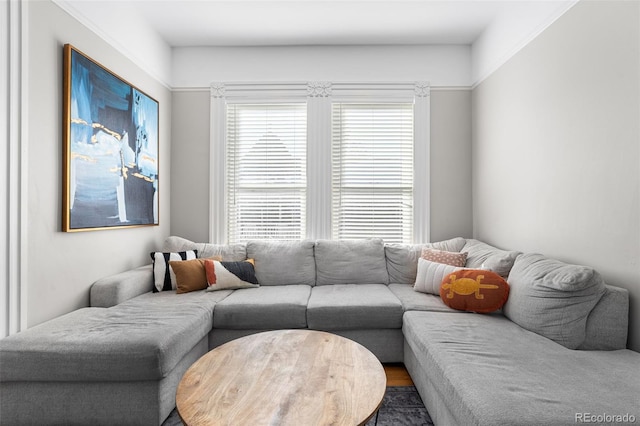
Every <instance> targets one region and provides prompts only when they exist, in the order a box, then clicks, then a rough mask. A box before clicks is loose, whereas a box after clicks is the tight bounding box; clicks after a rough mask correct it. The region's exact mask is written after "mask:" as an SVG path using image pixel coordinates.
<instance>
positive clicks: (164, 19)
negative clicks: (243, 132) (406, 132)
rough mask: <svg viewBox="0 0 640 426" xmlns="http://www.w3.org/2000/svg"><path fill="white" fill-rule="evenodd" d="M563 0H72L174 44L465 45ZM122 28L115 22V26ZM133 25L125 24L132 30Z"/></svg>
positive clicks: (74, 4)
mask: <svg viewBox="0 0 640 426" xmlns="http://www.w3.org/2000/svg"><path fill="white" fill-rule="evenodd" d="M554 2H556V3H558V2H559V1H558V0H495V1H488V0H397V1H389V0H342V1H341V0H285V1H272V0H234V1H218V0H180V1H177V0H128V1H124V0H109V1H105V0H67V1H65V3H67V4H69V5H71V6H72V7H74V8H75V9H77V10H79V11H81V12H82V13H83V14H84V15H85V16H87V17H89V18H91V16H92V15H94V16H95V17H96V18H98V14H104V13H110V14H112V15H115V16H117V15H120V16H124V15H125V14H126V15H127V17H128V21H127V22H131V17H132V16H134V17H135V22H137V23H138V24H139V25H141V26H142V25H144V26H148V27H150V28H151V29H152V30H153V31H154V32H155V33H157V34H158V35H159V36H160V37H161V38H162V39H163V40H164V42H165V43H167V44H168V45H169V46H171V47H186V46H274V45H363V44H376V45H386V44H410V45H411V44H465V45H471V44H473V43H474V41H476V40H477V39H478V37H479V36H480V35H481V34H482V32H483V31H484V30H485V29H486V28H487V27H488V26H490V25H491V23H492V22H493V21H495V20H497V19H500V17H501V16H505V15H513V13H514V11H517V10H522V11H525V10H527V8H528V7H537V5H540V4H543V3H546V4H547V5H549V4H550V3H554ZM114 30H115V31H118V30H119V29H118V28H112V29H111V31H114ZM125 30H126V29H125Z"/></svg>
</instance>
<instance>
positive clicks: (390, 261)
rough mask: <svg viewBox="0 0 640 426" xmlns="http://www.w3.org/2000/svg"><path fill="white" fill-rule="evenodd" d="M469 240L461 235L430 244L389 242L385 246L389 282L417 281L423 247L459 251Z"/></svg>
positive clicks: (405, 282) (409, 282) (410, 282)
mask: <svg viewBox="0 0 640 426" xmlns="http://www.w3.org/2000/svg"><path fill="white" fill-rule="evenodd" d="M466 242H467V240H465V239H464V238H461V237H456V238H451V239H449V240H445V241H438V242H435V243H428V244H387V245H385V247H384V250H385V255H386V261H387V271H388V273H389V282H390V283H394V284H413V283H415V282H416V273H417V270H418V259H419V258H420V255H421V254H422V249H423V248H433V249H437V250H444V251H455V252H459V251H460V250H461V249H462V247H464V245H465V244H466Z"/></svg>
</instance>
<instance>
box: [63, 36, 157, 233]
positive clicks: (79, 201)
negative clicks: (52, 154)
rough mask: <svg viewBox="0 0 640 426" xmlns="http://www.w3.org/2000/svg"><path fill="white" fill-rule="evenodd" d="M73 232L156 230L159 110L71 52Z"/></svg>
mask: <svg viewBox="0 0 640 426" xmlns="http://www.w3.org/2000/svg"><path fill="white" fill-rule="evenodd" d="M65 57H66V58H69V59H67V60H70V69H69V71H68V72H69V73H70V80H69V81H68V87H69V91H70V93H69V94H68V98H67V100H68V107H67V115H68V119H69V122H70V123H69V128H68V141H67V144H68V145H67V149H68V153H67V166H68V170H67V173H68V177H67V183H68V188H67V191H68V192H67V198H68V203H67V204H68V206H67V208H68V220H67V226H68V229H65V230H81V229H88V228H89V229H90V228H104V227H116V226H117V227H120V226H136V225H157V224H158V102H157V101H156V100H154V99H152V98H150V97H149V96H147V95H146V94H144V93H143V92H141V91H140V90H138V89H136V88H135V87H133V86H131V85H130V84H128V83H127V82H125V81H123V80H121V79H120V78H118V77H116V76H115V75H114V74H112V73H110V72H109V71H107V70H105V69H104V68H103V67H101V66H100V65H98V64H97V63H95V62H93V61H92V60H90V59H89V58H87V57H86V56H84V55H82V54H81V53H80V52H78V51H76V50H75V49H73V48H70V49H69V53H68V56H65Z"/></svg>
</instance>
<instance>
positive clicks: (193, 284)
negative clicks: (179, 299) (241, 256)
mask: <svg viewBox="0 0 640 426" xmlns="http://www.w3.org/2000/svg"><path fill="white" fill-rule="evenodd" d="M205 260H220V257H217V256H216V257H211V258H208V259H200V258H198V259H192V260H182V261H174V260H172V261H170V262H169V265H171V269H172V270H173V273H174V274H175V276H176V293H177V294H180V293H188V292H190V291H196V290H204V289H205V288H207V274H206V272H205V269H204V262H205Z"/></svg>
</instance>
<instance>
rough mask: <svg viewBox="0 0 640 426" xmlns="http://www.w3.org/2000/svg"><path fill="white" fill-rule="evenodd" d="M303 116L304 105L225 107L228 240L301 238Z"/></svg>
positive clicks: (303, 213) (303, 221) (304, 218)
mask: <svg viewBox="0 0 640 426" xmlns="http://www.w3.org/2000/svg"><path fill="white" fill-rule="evenodd" d="M306 115H307V109H306V104H305V103H299V104H252V105H249V104H229V105H227V149H226V151H227V152H226V169H227V170H226V194H227V215H228V218H227V236H228V240H229V242H230V243H237V242H244V241H247V240H251V239H277V240H300V239H303V238H305V236H306V227H305V222H306V214H305V207H306V186H307V182H306V174H307V173H306V161H307V158H306V144H307V127H306Z"/></svg>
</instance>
